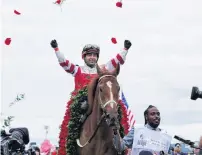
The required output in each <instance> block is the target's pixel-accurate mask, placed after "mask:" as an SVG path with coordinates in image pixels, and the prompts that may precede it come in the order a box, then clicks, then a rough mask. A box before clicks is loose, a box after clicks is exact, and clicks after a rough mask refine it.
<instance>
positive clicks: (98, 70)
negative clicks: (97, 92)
mask: <svg viewBox="0 0 202 155" xmlns="http://www.w3.org/2000/svg"><path fill="white" fill-rule="evenodd" d="M96 68H97V73H98V75H101V74H102V69H101V68H100V67H99V65H98V64H96Z"/></svg>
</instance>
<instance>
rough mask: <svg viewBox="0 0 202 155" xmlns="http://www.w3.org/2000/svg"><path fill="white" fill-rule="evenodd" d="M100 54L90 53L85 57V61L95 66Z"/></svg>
mask: <svg viewBox="0 0 202 155" xmlns="http://www.w3.org/2000/svg"><path fill="white" fill-rule="evenodd" d="M97 60H98V56H97V54H95V53H88V54H86V55H85V57H84V62H85V63H86V65H87V66H89V67H91V68H93V67H95V64H96V63H97Z"/></svg>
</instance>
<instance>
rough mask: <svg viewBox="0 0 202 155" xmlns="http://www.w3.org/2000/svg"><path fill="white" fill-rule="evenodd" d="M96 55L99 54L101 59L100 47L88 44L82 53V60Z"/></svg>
mask: <svg viewBox="0 0 202 155" xmlns="http://www.w3.org/2000/svg"><path fill="white" fill-rule="evenodd" d="M90 53H95V54H97V57H98V58H99V55H100V47H99V46H98V45H95V44H87V45H85V46H84V48H83V51H82V59H84V57H85V55H86V54H90Z"/></svg>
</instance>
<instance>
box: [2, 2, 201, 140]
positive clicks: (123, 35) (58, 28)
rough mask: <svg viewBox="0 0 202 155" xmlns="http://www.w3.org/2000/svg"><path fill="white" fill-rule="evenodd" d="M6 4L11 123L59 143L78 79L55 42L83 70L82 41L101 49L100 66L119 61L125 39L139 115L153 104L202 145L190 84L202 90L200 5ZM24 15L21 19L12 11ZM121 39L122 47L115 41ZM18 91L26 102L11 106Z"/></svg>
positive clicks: (128, 86) (131, 98) (123, 78)
mask: <svg viewBox="0 0 202 155" xmlns="http://www.w3.org/2000/svg"><path fill="white" fill-rule="evenodd" d="M115 3H116V1H113V0H66V1H65V2H64V4H63V5H62V10H61V8H60V7H59V6H57V5H54V4H53V1H51V0H43V1H42V0H32V1H27V0H15V1H12V0H10V1H8V0H3V1H2V6H3V7H2V9H1V11H2V23H3V24H2V32H3V33H2V35H1V43H2V42H4V39H5V38H7V37H11V38H12V42H11V44H10V46H6V45H4V44H3V45H2V44H1V45H2V50H1V56H2V64H1V65H2V66H1V68H2V112H3V113H4V115H14V116H15V117H16V118H15V121H14V122H13V124H12V126H26V127H28V128H29V130H30V136H31V139H32V140H33V139H42V140H43V138H44V133H45V132H44V130H43V127H44V125H49V126H50V132H49V135H48V136H49V138H51V139H56V140H57V138H58V132H59V128H58V126H59V125H60V124H61V122H62V119H63V116H64V113H65V107H66V102H67V101H68V100H69V98H70V95H69V94H70V92H71V91H72V90H73V88H74V80H73V77H72V76H71V75H68V74H67V73H66V72H65V71H64V70H63V69H62V68H61V67H60V66H59V65H58V61H57V58H56V56H55V54H54V51H53V50H52V49H51V47H50V41H51V40H52V39H57V41H58V43H59V47H60V49H61V52H63V53H64V54H65V56H66V58H68V59H69V60H70V61H72V62H73V63H75V64H80V65H83V60H82V59H81V50H82V48H83V46H84V45H85V44H89V43H93V44H98V45H100V48H101V55H100V60H99V63H100V64H102V63H105V62H107V61H108V60H109V59H110V58H112V57H114V56H115V55H116V53H117V52H119V51H120V49H121V48H122V47H123V42H124V40H125V39H129V40H131V42H132V44H133V45H132V47H131V49H130V51H129V53H128V56H127V60H126V63H125V64H124V66H122V68H121V72H120V75H119V83H120V84H121V85H122V87H123V90H124V93H125V96H126V99H127V101H128V103H129V106H130V107H131V109H132V111H133V113H134V114H135V117H136V122H137V124H142V123H144V118H143V112H144V110H145V109H146V108H147V107H148V105H150V104H152V105H155V106H157V107H158V108H159V110H160V112H161V117H162V122H161V127H163V128H164V129H165V130H168V132H170V133H171V134H178V135H182V136H183V137H187V138H190V139H191V140H198V139H199V136H200V135H202V100H201V99H198V100H197V101H192V100H190V94H191V89H192V86H197V87H199V88H200V89H201V90H202V44H201V41H202V9H201V6H202V1H201V0H198V1H197V0H196V1H191V0H189V1H187V0H169V1H162V0H155V1H154V0H124V1H123V8H117V7H116V6H115ZM15 9H16V10H17V11H19V12H20V13H21V15H19V16H17V15H16V14H14V13H13V10H15ZM111 37H116V38H117V41H118V44H112V43H111V40H110V39H111ZM18 93H25V99H24V100H23V101H21V102H18V103H17V104H16V105H14V106H12V107H11V108H8V104H9V103H10V102H12V101H13V100H14V99H15V97H16V95H17V94H18Z"/></svg>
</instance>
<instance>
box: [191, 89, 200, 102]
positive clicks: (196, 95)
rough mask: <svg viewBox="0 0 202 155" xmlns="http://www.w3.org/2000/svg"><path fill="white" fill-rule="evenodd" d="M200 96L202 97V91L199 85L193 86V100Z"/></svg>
mask: <svg viewBox="0 0 202 155" xmlns="http://www.w3.org/2000/svg"><path fill="white" fill-rule="evenodd" d="M198 98H201V99H202V91H200V90H199V88H198V87H192V92H191V100H197V99H198Z"/></svg>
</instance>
